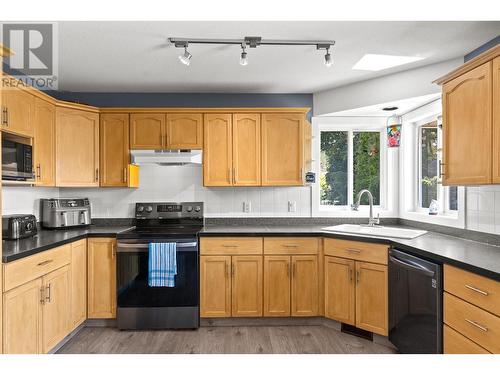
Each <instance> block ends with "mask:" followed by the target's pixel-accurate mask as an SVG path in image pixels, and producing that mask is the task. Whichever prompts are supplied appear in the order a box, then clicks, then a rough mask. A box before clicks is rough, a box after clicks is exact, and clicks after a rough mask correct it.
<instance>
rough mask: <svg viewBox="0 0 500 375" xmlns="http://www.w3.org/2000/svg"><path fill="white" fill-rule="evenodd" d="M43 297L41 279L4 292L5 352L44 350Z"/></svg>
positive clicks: (35, 351) (20, 352)
mask: <svg viewBox="0 0 500 375" xmlns="http://www.w3.org/2000/svg"><path fill="white" fill-rule="evenodd" d="M43 298H44V297H43V289H42V279H41V278H38V279H35V280H33V281H30V282H28V283H26V284H24V285H21V286H19V287H17V288H14V289H12V290H9V291H8V292H7V293H4V294H3V352H4V354H37V353H40V352H41V351H42V329H41V327H42V304H41V300H42V299H43Z"/></svg>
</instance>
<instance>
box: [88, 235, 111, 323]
mask: <svg viewBox="0 0 500 375" xmlns="http://www.w3.org/2000/svg"><path fill="white" fill-rule="evenodd" d="M87 242H88V246H87V247H88V254H87V269H88V285H87V291H88V308H87V316H88V317H89V318H90V319H92V318H101V319H102V318H104V319H106V318H115V317H116V239H114V238H89V239H88V240H87Z"/></svg>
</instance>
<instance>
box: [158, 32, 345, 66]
mask: <svg viewBox="0 0 500 375" xmlns="http://www.w3.org/2000/svg"><path fill="white" fill-rule="evenodd" d="M168 41H169V42H170V43H172V44H174V45H175V47H178V48H184V53H183V54H182V55H180V56H179V60H180V61H181V62H182V63H183V64H185V65H189V63H190V62H191V57H192V55H191V54H190V53H189V52H188V50H187V47H188V44H239V45H241V49H242V51H241V55H240V65H248V57H247V52H246V47H250V48H257V47H259V46H263V45H267V46H316V49H317V50H325V51H326V54H325V65H326V66H327V67H330V66H332V65H333V59H332V55H331V54H330V47H332V46H333V45H334V44H335V41H334V40H273V39H269V40H264V39H262V38H261V37H260V36H246V37H245V38H244V39H196V38H193V39H187V38H168Z"/></svg>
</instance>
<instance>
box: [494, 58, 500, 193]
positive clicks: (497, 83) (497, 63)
mask: <svg viewBox="0 0 500 375" xmlns="http://www.w3.org/2000/svg"><path fill="white" fill-rule="evenodd" d="M493 183H494V184H499V183H500V56H499V57H497V58H496V59H495V60H493Z"/></svg>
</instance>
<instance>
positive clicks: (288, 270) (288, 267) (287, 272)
mask: <svg viewBox="0 0 500 375" xmlns="http://www.w3.org/2000/svg"><path fill="white" fill-rule="evenodd" d="M286 277H288V278H290V263H288V264H287V265H286Z"/></svg>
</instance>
